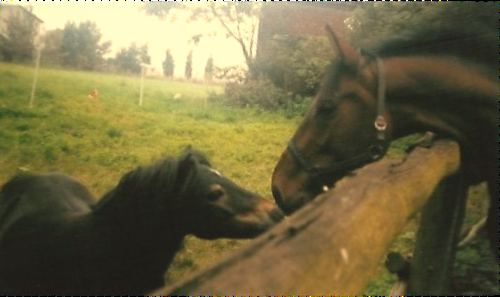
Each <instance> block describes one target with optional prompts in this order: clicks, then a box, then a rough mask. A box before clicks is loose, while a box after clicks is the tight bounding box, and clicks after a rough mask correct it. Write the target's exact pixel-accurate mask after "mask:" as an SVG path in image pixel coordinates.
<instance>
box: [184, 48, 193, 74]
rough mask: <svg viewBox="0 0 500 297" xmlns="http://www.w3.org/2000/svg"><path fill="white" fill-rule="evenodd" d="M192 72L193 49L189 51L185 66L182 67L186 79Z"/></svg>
mask: <svg viewBox="0 0 500 297" xmlns="http://www.w3.org/2000/svg"><path fill="white" fill-rule="evenodd" d="M192 74H193V51H189V53H188V55H187V57H186V67H185V68H184V76H185V77H186V79H187V80H190V79H191V76H192Z"/></svg>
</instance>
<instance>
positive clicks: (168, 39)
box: [25, 1, 244, 78]
mask: <svg viewBox="0 0 500 297" xmlns="http://www.w3.org/2000/svg"><path fill="white" fill-rule="evenodd" d="M163 4H164V3H163ZM25 5H31V6H33V13H35V14H36V15H37V16H38V17H39V18H41V19H42V20H43V21H44V29H45V30H51V29H55V28H63V27H64V25H65V24H66V23H67V22H69V21H73V22H76V23H79V22H83V21H87V20H90V21H93V22H95V23H96V24H97V26H98V27H99V28H100V30H101V33H102V35H103V38H102V39H103V41H106V40H110V41H111V42H112V46H111V53H112V55H113V56H114V54H115V53H116V52H117V51H118V50H119V49H120V48H122V47H128V46H129V45H130V44H131V43H132V42H136V43H137V44H138V45H143V44H145V43H146V44H147V45H148V48H149V54H150V56H151V64H152V65H153V67H155V68H157V69H158V70H159V71H161V63H162V61H163V60H164V58H165V51H166V49H167V48H170V49H171V51H172V54H173V56H174V63H175V76H181V77H182V76H183V75H184V65H185V61H186V56H187V54H188V52H189V50H190V49H191V48H194V50H193V76H194V77H197V78H202V77H203V73H204V68H205V63H206V61H207V59H208V57H209V56H210V55H212V56H213V58H214V63H215V65H216V66H219V67H223V66H230V65H243V64H244V58H243V54H242V53H241V49H240V48H239V45H238V44H237V43H236V42H235V41H233V40H232V39H227V38H226V37H225V31H224V30H223V28H221V27H220V25H219V24H218V23H210V24H209V23H200V22H198V23H195V22H187V21H184V18H183V16H184V13H182V12H179V11H177V12H176V13H175V16H176V21H175V22H172V21H171V20H170V21H169V20H160V19H159V18H158V17H156V16H149V15H146V14H145V13H144V12H142V11H141V10H140V8H141V6H142V5H143V3H141V2H130V1H128V2H124V1H119V2H108V1H104V2H97V1H96V2H88V1H87V2H82V1H79V2H76V1H70V2H59V1H56V2H49V1H46V2H40V1H37V2H33V1H30V2H29V4H27V3H25ZM168 5H172V4H171V3H169V4H168ZM174 5H180V4H174ZM193 5H200V4H193ZM202 5H206V3H205V4H202ZM229 5H230V3H229ZM212 30H214V31H217V32H219V33H218V35H217V36H215V37H211V38H204V39H202V40H201V42H200V43H199V44H198V46H196V47H194V46H193V45H192V44H191V43H189V40H190V39H191V37H192V36H193V35H195V34H198V33H200V32H209V31H212Z"/></svg>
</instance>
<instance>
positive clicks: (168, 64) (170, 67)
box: [163, 49, 175, 77]
mask: <svg viewBox="0 0 500 297" xmlns="http://www.w3.org/2000/svg"><path fill="white" fill-rule="evenodd" d="M174 66H175V64H174V58H173V57H172V54H171V53H170V49H167V53H166V55H165V60H164V61H163V74H164V75H165V76H166V77H172V76H173V75H174Z"/></svg>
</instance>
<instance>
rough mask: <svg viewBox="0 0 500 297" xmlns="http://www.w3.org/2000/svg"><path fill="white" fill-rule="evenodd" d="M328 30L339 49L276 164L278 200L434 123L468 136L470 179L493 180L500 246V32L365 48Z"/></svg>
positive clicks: (304, 193)
mask: <svg viewBox="0 0 500 297" xmlns="http://www.w3.org/2000/svg"><path fill="white" fill-rule="evenodd" d="M328 31H329V37H330V39H331V41H332V43H333V45H334V48H335V50H336V52H337V54H338V55H337V58H336V59H335V60H334V61H333V62H332V63H331V65H330V66H329V68H328V70H327V74H326V77H325V79H324V81H323V84H322V87H321V88H320V90H319V92H318V94H317V96H316V98H315V100H314V102H313V104H312V106H311V108H310V109H309V111H308V112H307V114H306V115H305V118H304V120H303V122H302V123H301V124H300V126H299V127H298V129H297V130H296V132H295V134H294V135H293V137H292V138H291V140H290V142H289V145H288V147H287V149H286V150H285V151H284V152H283V154H282V155H281V158H280V159H279V161H278V163H277V165H276V168H275V170H274V173H273V177H272V191H273V195H274V198H275V200H276V202H277V203H278V205H279V206H280V207H281V208H282V209H283V210H284V211H285V212H286V213H292V212H294V211H295V210H297V209H298V208H299V207H301V206H303V205H304V204H305V203H307V202H308V201H310V200H311V199H313V198H314V197H315V196H316V195H317V194H319V193H320V192H321V191H322V190H323V189H326V188H325V186H326V187H329V186H331V185H332V184H333V183H334V182H335V181H336V180H337V179H339V178H340V177H342V176H344V175H346V174H347V173H349V172H350V171H352V170H354V169H356V168H359V167H361V166H362V165H364V164H366V163H369V162H372V161H374V160H377V159H379V158H381V157H382V156H383V155H384V154H385V151H386V149H387V147H388V144H389V142H390V140H391V139H394V138H397V137H401V136H405V135H408V134H411V133H416V132H424V131H433V132H435V133H437V135H439V136H441V137H449V138H453V139H455V140H457V141H458V142H459V143H460V146H461V156H462V169H463V172H464V174H465V180H466V182H467V183H468V184H474V183H478V182H481V181H487V182H488V186H489V192H490V196H491V203H490V210H489V214H488V228H489V233H490V236H491V239H492V244H493V246H494V247H496V246H497V243H498V237H497V233H498V207H499V203H498V190H497V188H496V177H497V175H496V174H497V162H496V160H497V159H496V157H497V133H498V110H497V108H498V102H497V96H498V87H497V84H498V80H497V59H498V51H497V50H498V43H497V37H496V35H495V34H496V33H493V34H489V33H488V34H476V35H472V36H471V35H468V36H459V34H458V35H457V34H455V35H452V34H450V35H446V34H444V33H443V34H441V35H440V36H436V40H435V42H431V43H427V44H424V45H422V44H419V41H418V40H414V41H412V42H413V43H411V42H408V41H406V42H397V41H391V42H386V43H385V44H383V45H381V46H379V47H378V48H376V49H375V50H373V51H371V52H370V53H367V52H366V51H358V50H355V49H354V48H351V47H350V46H349V45H348V44H346V43H345V42H342V41H340V40H338V39H337V37H336V35H335V34H334V33H333V31H331V29H328ZM427 33H428V35H429V34H430V35H431V37H432V34H431V33H429V32H427ZM427 37H429V36H427Z"/></svg>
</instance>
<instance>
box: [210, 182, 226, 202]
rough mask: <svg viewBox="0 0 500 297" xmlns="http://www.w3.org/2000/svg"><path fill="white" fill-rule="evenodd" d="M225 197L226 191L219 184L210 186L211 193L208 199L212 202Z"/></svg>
mask: <svg viewBox="0 0 500 297" xmlns="http://www.w3.org/2000/svg"><path fill="white" fill-rule="evenodd" d="M223 195H224V189H223V188H222V186H221V185H219V184H214V185H211V186H210V192H209V193H208V197H207V199H208V200H210V201H216V200H218V199H219V198H220V197H222V196H223Z"/></svg>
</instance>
